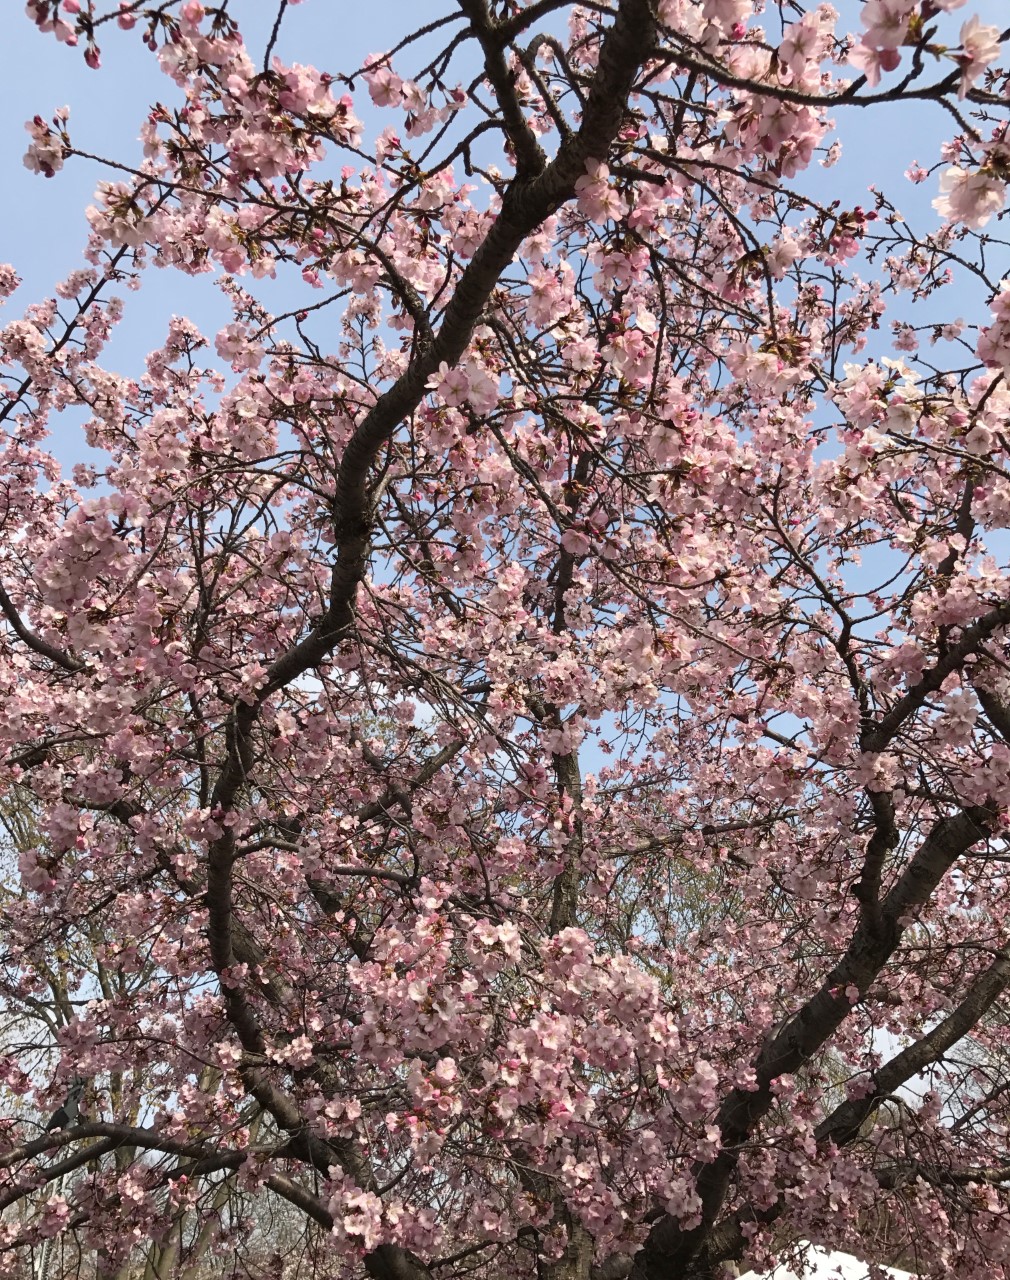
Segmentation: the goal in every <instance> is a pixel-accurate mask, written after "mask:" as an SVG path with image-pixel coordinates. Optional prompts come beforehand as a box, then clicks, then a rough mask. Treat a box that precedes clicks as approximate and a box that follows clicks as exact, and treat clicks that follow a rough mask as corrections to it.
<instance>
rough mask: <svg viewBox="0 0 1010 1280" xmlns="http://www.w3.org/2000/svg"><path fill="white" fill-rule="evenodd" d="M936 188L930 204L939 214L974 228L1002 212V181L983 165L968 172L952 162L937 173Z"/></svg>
mask: <svg viewBox="0 0 1010 1280" xmlns="http://www.w3.org/2000/svg"><path fill="white" fill-rule="evenodd" d="M940 192H941V194H940V195H939V196H938V197H937V198H936V199H935V200H934V201H933V208H934V209H936V211H937V212H938V213H939V214H940V216H941V217H942V218H945V219H947V220H948V221H949V222H963V223H964V224H965V225H966V226H968V227H972V228H978V227H984V226H985V224H986V223H987V222H988V221H989V219H990V218H991V217H992V216H993V215H994V214H996V213H1000V212H1002V209H1003V205H1004V198H1005V196H1006V183H1005V182H1004V181H1003V180H1002V179H1001V178H997V177H996V176H995V175H994V174H992V173H988V172H986V170H984V169H977V170H975V171H974V172H970V171H968V170H965V169H962V168H961V167H960V166H959V165H953V166H952V167H951V168H949V169H946V170H945V171H944V172H943V173H942V174H941V175H940Z"/></svg>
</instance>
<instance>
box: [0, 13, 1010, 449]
mask: <svg viewBox="0 0 1010 1280" xmlns="http://www.w3.org/2000/svg"><path fill="white" fill-rule="evenodd" d="M16 7H17V9H18V10H20V5H18V6H16ZM448 8H449V6H448V4H447V3H446V2H445V0H381V3H379V4H375V5H372V6H368V5H361V4H348V3H344V2H343V0H304V2H303V3H301V4H297V5H289V7H288V9H287V13H286V15H285V20H284V25H283V29H282V34H281V39H280V42H279V44H278V47H277V52H278V54H279V55H280V56H281V57H282V58H284V59H286V60H290V61H302V62H312V61H314V62H317V63H318V64H319V65H320V66H322V67H323V68H324V69H328V70H334V71H348V70H351V69H353V68H355V67H356V66H358V65H360V63H361V61H362V60H363V58H364V57H365V56H366V55H367V54H368V53H371V52H374V51H377V50H381V49H383V48H385V47H388V46H389V44H390V43H391V42H392V41H393V40H394V39H395V38H397V37H398V36H399V35H401V34H402V33H404V32H406V31H408V30H410V29H411V28H412V27H414V26H416V25H419V24H420V23H422V22H424V21H425V20H429V19H431V18H434V17H437V16H439V15H440V14H442V13H445V12H447V11H448ZM839 8H840V9H841V10H842V13H843V22H842V24H841V26H842V27H843V28H846V27H848V28H850V29H854V28H855V27H856V25H857V22H856V9H857V6H856V5H855V3H854V0H840V2H839ZM231 11H232V12H233V13H234V14H235V15H236V16H237V17H238V19H239V21H240V23H241V25H242V27H243V30H244V31H245V32H246V35H247V40H248V43H249V47H250V49H251V50H252V52H253V54H254V56H259V55H260V54H261V52H262V50H263V48H264V47H265V44H266V40H267V37H268V33H269V29H270V26H271V25H272V22H273V19H274V16H275V14H276V4H275V3H274V2H273V0H237V2H233V4H232V5H231ZM971 13H978V14H979V16H980V17H981V18H982V19H983V20H985V21H990V22H998V21H1000V19H1001V18H1002V20H1003V21H1004V22H1005V21H1006V18H1007V4H1006V0H969V3H968V4H967V5H966V6H965V7H964V8H962V9H960V10H958V11H957V12H956V13H953V14H950V15H946V16H945V15H941V18H940V22H941V24H944V23H945V27H944V28H943V29H942V30H941V38H945V39H946V40H947V41H948V43H951V44H953V43H955V42H956V39H957V36H956V32H957V29H958V28H959V27H960V24H961V22H962V21H964V19H965V18H966V17H967V16H968V15H970V14H971ZM102 33H103V34H102V43H103V62H104V66H103V69H102V70H101V71H100V72H97V73H96V72H93V71H90V70H89V69H88V68H87V67H86V66H85V65H84V62H83V59H82V57H81V53H80V51H79V50H72V49H67V48H66V47H64V46H62V45H59V44H58V43H57V42H56V41H55V40H54V39H53V38H52V37H51V36H42V35H40V34H39V33H38V32H37V31H36V29H35V28H34V26H33V25H32V24H31V22H29V21H28V19H27V18H25V17H22V16H21V14H20V13H18V14H17V15H16V16H11V17H9V19H8V22H7V23H6V24H5V32H4V34H5V39H6V53H7V58H6V65H7V68H8V73H7V74H6V75H5V76H4V77H2V78H0V149H2V161H3V164H4V172H6V173H7V175H8V181H7V190H6V198H5V200H4V205H3V210H4V212H3V217H2V220H0V231H2V236H0V261H9V262H11V263H13V265H14V266H15V268H16V269H17V271H18V272H19V274H20V275H21V276H22V277H23V278H24V285H23V287H22V289H21V290H20V291H19V293H18V294H17V295H15V298H14V299H12V300H11V302H10V303H8V306H7V314H8V315H11V314H12V313H17V312H18V311H19V310H20V308H21V307H23V306H24V305H26V304H27V303H29V302H33V301H37V300H40V299H41V298H44V297H46V296H48V295H49V294H50V293H51V290H52V287H53V285H54V283H55V282H56V281H57V280H59V279H60V278H61V277H62V276H64V275H65V274H66V273H67V272H68V271H69V270H71V269H73V268H74V267H76V266H79V265H81V249H82V246H83V244H84V241H85V238H86V234H87V225H86V222H85V218H84V209H85V208H86V206H87V205H88V204H89V203H90V201H91V197H92V193H93V191H94V188H95V185H96V183H97V182H98V180H99V179H100V178H101V177H102V176H103V174H102V172H101V169H100V166H98V165H97V164H93V163H89V162H86V161H82V160H78V159H74V160H72V161H71V162H70V163H69V164H68V165H67V166H66V167H65V168H64V170H63V171H62V172H61V173H60V174H58V175H57V177H56V178H54V179H52V180H46V179H43V178H41V177H39V176H38V175H35V174H31V173H29V172H28V171H27V170H26V169H25V168H24V167H23V165H22V160H21V157H22V155H23V153H24V150H25V146H26V142H27V135H26V134H25V132H24V127H23V126H24V121H25V120H26V119H28V118H29V117H30V116H31V115H33V114H35V113H36V112H38V113H40V114H42V115H43V116H44V117H46V118H48V117H49V116H51V114H52V112H53V110H54V109H55V108H56V107H58V106H61V105H63V104H69V105H70V108H71V119H70V126H71V136H72V138H73V140H74V142H75V144H76V145H77V146H79V147H81V148H82V149H85V150H88V151H92V152H95V153H98V154H102V155H108V156H110V157H113V158H117V159H120V160H125V161H128V162H130V161H134V162H135V161H137V160H138V159H139V156H140V150H139V144H138V143H137V140H136V139H137V131H138V128H139V125H140V123H141V121H142V120H143V118H144V116H145V115H146V113H147V110H148V107H149V105H150V103H151V101H152V99H155V98H161V99H162V100H164V101H171V98H172V94H173V92H174V86H173V85H172V84H171V82H170V81H168V80H167V79H166V78H165V77H164V76H162V75H161V74H160V72H159V71H158V69H157V65H156V61H155V58H154V56H153V55H151V54H149V53H147V51H146V50H144V49H143V47H142V46H141V43H140V40H139V38H138V32H137V31H133V32H129V33H126V32H120V31H118V29H114V28H112V27H111V26H107V27H104V28H103V29H102ZM948 67H949V63H946V62H945V63H943V64H942V69H941V68H938V70H939V71H940V73H941V74H942V72H943V71H944V70H946V69H947V68H948ZM407 69H408V70H412V69H413V68H412V67H409V66H408V68H407ZM356 109H357V111H358V114H359V115H361V116H362V117H363V118H364V120H365V124H366V132H367V131H368V130H369V127H370V126H371V125H374V124H375V121H376V119H377V118H379V117H378V116H377V113H375V112H374V111H373V110H372V108H371V104H370V103H369V101H368V95H367V92H366V91H365V90H364V87H363V86H361V88H360V89H359V91H358V93H357V94H356ZM390 119H391V117H390V116H389V115H388V114H387V113H383V115H382V117H381V123H382V124H386V123H389V122H390ZM952 124H953V122H952V121H951V120H950V117H948V116H947V115H946V114H945V113H944V112H943V111H942V110H941V109H940V108H938V107H935V106H931V105H928V104H914V105H912V106H905V107H898V106H891V105H886V106H882V107H880V108H877V109H874V110H858V111H857V110H852V109H850V110H847V111H845V112H839V113H838V125H839V132H840V135H841V137H842V138H843V157H842V160H841V162H840V164H839V165H838V166H837V167H836V168H834V169H832V170H829V171H823V170H821V169H820V168H819V167H817V166H815V167H814V168H813V169H812V170H811V171H810V173H809V174H808V175H807V176H806V177H804V178H803V179H802V181H803V183H804V185H806V186H807V189H808V190H811V191H812V192H813V193H814V194H816V195H817V197H818V198H821V199H825V200H830V199H833V198H835V197H836V196H837V197H839V198H841V199H842V201H843V203H844V204H847V205H849V206H851V205H853V204H857V203H863V204H864V205H866V204H868V203H869V197H868V195H867V187H868V185H870V184H871V183H875V184H877V185H879V186H881V187H883V188H884V189H885V190H886V191H887V192H888V193H889V194H891V195H892V198H894V199H895V200H896V202H897V203H898V204H899V207H901V208H907V209H908V210H910V211H911V213H912V216H913V217H914V219H915V224H916V226H917V228H918V229H919V230H927V229H929V228H930V227H935V226H936V225H937V219H936V215H935V213H934V212H933V211H932V209H931V208H930V201H931V200H932V198H933V197H934V196H935V194H936V180H935V178H934V179H931V180H930V181H929V182H927V183H926V184H924V185H923V186H922V187H919V188H915V187H913V186H911V184H909V183H908V182H906V181H905V180H904V178H903V177H902V174H903V172H904V170H905V169H906V168H907V166H908V165H909V164H910V163H911V162H912V161H913V160H917V161H919V162H921V163H922V164H924V165H927V166H928V165H931V164H932V163H934V162H935V160H936V159H937V153H938V146H939V143H940V141H941V140H942V139H943V138H944V137H946V136H948V134H949V132H950V128H951V126H952ZM1008 265H1010V262H1008ZM293 287H294V288H295V292H293V293H292V295H291V303H289V304H288V305H293V303H294V302H295V301H297V299H298V298H299V297H302V296H304V288H303V287H302V286H301V285H300V281H298V282H293ZM127 301H128V319H127V323H126V324H124V325H123V326H120V330H119V331H118V332H117V335H116V337H115V339H114V342H113V345H112V347H111V351H110V357H111V360H112V361H113V362H114V363H115V364H117V365H118V366H119V367H120V368H121V369H122V370H123V371H124V372H133V371H134V370H136V369H139V368H140V367H141V361H142V359H143V357H144V355H146V353H147V352H148V351H149V350H150V349H152V348H153V347H155V346H157V345H159V344H160V341H161V339H162V337H163V336H164V332H165V325H166V322H167V319H168V317H169V316H170V315H171V314H173V313H179V314H185V315H188V316H189V317H190V318H191V319H193V320H194V321H195V322H196V323H197V324H198V325H199V326H200V327H201V328H202V329H203V330H204V331H205V332H206V333H208V335H212V334H213V332H214V331H215V330H216V329H217V328H218V327H219V326H220V325H221V324H223V323H225V322H226V321H227V319H228V318H229V317H228V312H227V308H226V307H225V305H224V302H223V299H222V298H221V297H220V296H219V295H218V293H217V291H216V290H215V289H214V288H213V287H212V286H211V284H210V282H209V280H208V279H207V278H201V279H195V280H194V279H189V278H186V277H184V276H183V275H182V274H181V273H179V272H175V271H149V272H148V273H147V276H146V279H145V282H144V287H143V289H142V290H141V292H140V293H139V294H137V295H133V294H131V295H129V296H128V299H127ZM286 302H287V300H286ZM980 304H981V299H980V298H979V296H978V293H977V291H976V290H972V289H966V290H965V291H963V292H955V291H953V290H945V291H944V292H943V294H942V295H941V298H940V301H939V305H940V307H941V312H942V313H941V314H940V315H939V316H936V315H934V314H933V312H932V310H931V311H929V312H925V311H924V312H923V316H922V317H920V316H919V315H916V316H914V317H912V318H913V319H914V320H916V321H918V320H919V319H920V318H928V319H930V320H932V319H934V318H943V319H953V318H955V317H956V316H957V315H960V314H963V315H964V316H965V318H966V319H968V320H969V321H970V320H972V319H982V318H983V312H982V310H981V305H980ZM59 452H60V453H61V454H63V456H64V457H65V456H66V454H65V451H64V449H59Z"/></svg>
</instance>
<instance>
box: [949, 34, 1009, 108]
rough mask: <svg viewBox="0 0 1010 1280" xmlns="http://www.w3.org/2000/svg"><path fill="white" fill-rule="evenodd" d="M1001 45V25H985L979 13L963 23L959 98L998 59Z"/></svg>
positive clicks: (959, 58) (959, 59) (963, 95)
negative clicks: (980, 19)
mask: <svg viewBox="0 0 1010 1280" xmlns="http://www.w3.org/2000/svg"><path fill="white" fill-rule="evenodd" d="M1000 47H1001V46H1000V30H999V27H987V26H983V25H982V23H981V22H980V21H979V18H978V15H977V14H972V16H971V17H970V18H969V19H968V21H967V22H965V23H964V24H963V25H962V27H961V48H962V51H963V52H962V53H961V54H960V56H959V57H958V62H959V63H960V65H961V87H960V88H959V89H958V91H957V96H958V97H959V98H963V97H965V95H966V94H967V92H968V90H969V89H970V88H971V87H972V86H973V85H974V84H975V83H976V82H977V81H978V80H980V79H981V78H982V76H983V75H984V74H985V69H986V67H987V66H989V64H990V63H992V62H995V61H996V59H997V58H998V57H999V54H1000Z"/></svg>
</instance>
